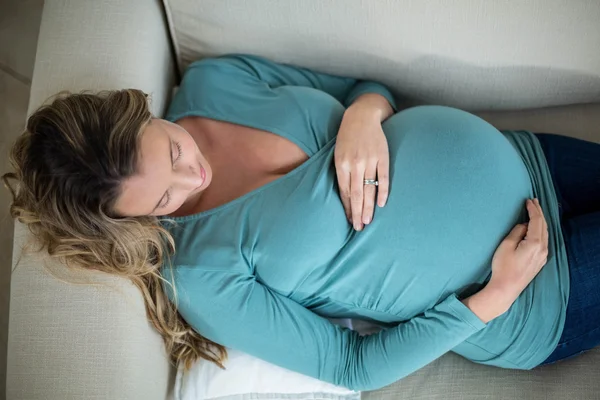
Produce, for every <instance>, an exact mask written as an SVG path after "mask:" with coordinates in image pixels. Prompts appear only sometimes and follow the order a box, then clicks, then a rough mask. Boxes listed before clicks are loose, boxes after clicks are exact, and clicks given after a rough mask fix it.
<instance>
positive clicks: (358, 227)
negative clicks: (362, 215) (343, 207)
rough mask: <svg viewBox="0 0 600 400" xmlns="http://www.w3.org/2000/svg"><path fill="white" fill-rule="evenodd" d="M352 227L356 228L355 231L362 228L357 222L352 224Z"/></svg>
mask: <svg viewBox="0 0 600 400" xmlns="http://www.w3.org/2000/svg"><path fill="white" fill-rule="evenodd" d="M354 229H356V230H357V231H360V230H361V229H362V226H361V224H358V223H356V224H354Z"/></svg>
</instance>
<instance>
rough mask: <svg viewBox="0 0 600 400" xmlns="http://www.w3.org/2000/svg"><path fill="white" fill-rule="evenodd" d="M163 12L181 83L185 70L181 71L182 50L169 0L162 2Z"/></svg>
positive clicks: (178, 78) (178, 80)
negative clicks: (176, 34)
mask: <svg viewBox="0 0 600 400" xmlns="http://www.w3.org/2000/svg"><path fill="white" fill-rule="evenodd" d="M161 4H162V8H163V12H164V14H165V19H166V20H167V28H168V31H169V41H170V42H171V52H172V53H173V58H174V59H175V66H176V67H177V68H176V69H177V82H181V76H182V74H183V70H182V69H181V59H180V57H181V50H180V49H179V43H178V42H177V37H176V36H175V23H174V22H173V13H172V12H171V7H170V5H169V0H162V1H161Z"/></svg>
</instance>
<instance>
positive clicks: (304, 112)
mask: <svg viewBox="0 0 600 400" xmlns="http://www.w3.org/2000/svg"><path fill="white" fill-rule="evenodd" d="M365 93H378V94H381V95H382V96H384V97H385V98H386V99H387V100H388V102H389V103H390V105H391V106H392V108H393V109H394V110H396V103H395V101H394V97H393V96H392V94H391V93H390V91H389V90H388V89H387V88H386V87H385V86H383V85H381V84H379V83H376V82H371V81H361V80H356V79H353V78H345V77H340V76H334V75H328V74H322V73H317V72H314V71H311V70H308V69H304V68H298V67H294V66H291V65H285V64H278V63H274V62H272V61H269V60H267V59H265V58H261V57H257V56H248V55H227V56H222V57H218V58H207V59H203V60H200V61H197V62H194V63H192V64H191V65H190V66H189V68H188V69H187V71H186V73H185V75H184V77H183V80H182V82H181V85H180V88H179V91H178V92H177V94H176V95H175V97H174V99H173V102H172V103H171V106H170V108H169V111H168V113H167V116H168V117H167V119H169V120H172V121H174V120H177V119H180V118H183V117H186V116H190V115H196V116H206V117H210V118H216V119H221V120H225V121H228V122H233V123H236V124H240V125H245V126H252V127H254V128H257V129H262V130H266V131H270V132H272V133H275V134H278V135H280V136H283V137H287V138H289V139H290V140H292V141H294V142H295V143H296V144H298V145H299V146H300V147H301V148H302V149H303V150H304V151H305V152H306V153H307V154H309V155H312V154H314V153H315V152H316V151H317V150H318V148H320V147H322V146H323V145H324V144H325V143H326V142H327V141H329V140H330V139H331V137H329V136H327V134H329V133H330V132H336V131H337V130H335V129H326V130H322V129H321V130H319V129H318V128H317V127H329V128H330V127H332V124H336V123H337V124H339V120H340V119H341V115H342V114H343V110H345V107H348V106H349V105H350V104H352V102H353V101H354V100H355V99H356V98H358V97H359V96H360V95H362V94H365ZM323 96H327V97H333V98H334V99H335V100H336V101H337V102H338V104H339V109H338V110H337V111H333V109H332V107H331V106H330V103H329V102H328V101H327V100H325V99H324V98H323ZM294 106H296V107H294ZM339 110H341V112H339Z"/></svg>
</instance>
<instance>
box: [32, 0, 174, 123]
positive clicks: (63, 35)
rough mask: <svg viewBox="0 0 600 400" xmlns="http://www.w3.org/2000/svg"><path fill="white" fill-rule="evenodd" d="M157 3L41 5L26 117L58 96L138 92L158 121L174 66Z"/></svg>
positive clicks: (117, 0) (118, 0) (57, 0)
mask: <svg viewBox="0 0 600 400" xmlns="http://www.w3.org/2000/svg"><path fill="white" fill-rule="evenodd" d="M168 31H169V30H168V27H167V25H166V20H165V18H164V15H163V7H162V2H161V1H160V0H102V1H80V0H46V1H45V3H44V12H43V14H42V23H41V27H40V35H39V40H38V47H37V53H36V60H35V67H34V72H33V79H32V84H31V95H30V98H29V113H31V112H32V111H34V110H35V109H36V108H37V107H39V106H40V105H41V104H42V103H43V102H44V101H45V100H47V99H48V98H49V97H50V96H52V95H54V94H56V93H58V92H59V91H61V90H69V91H81V90H103V89H124V88H136V89H142V90H144V91H145V92H146V93H150V94H151V95H152V110H153V112H154V113H155V114H157V115H162V113H163V112H164V109H165V107H166V104H167V101H168V98H169V95H170V91H171V88H172V87H173V86H174V84H175V79H176V76H175V63H174V60H173V57H172V51H171V47H170V40H169V33H168Z"/></svg>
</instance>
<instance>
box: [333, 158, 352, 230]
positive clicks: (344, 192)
mask: <svg viewBox="0 0 600 400" xmlns="http://www.w3.org/2000/svg"><path fill="white" fill-rule="evenodd" d="M335 171H336V175H337V180H338V188H339V190H340V199H342V205H343V206H344V210H345V211H346V218H347V219H348V221H351V218H352V210H351V208H350V173H349V172H347V171H344V169H343V168H341V167H337V166H336V169H335Z"/></svg>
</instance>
